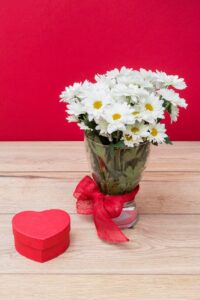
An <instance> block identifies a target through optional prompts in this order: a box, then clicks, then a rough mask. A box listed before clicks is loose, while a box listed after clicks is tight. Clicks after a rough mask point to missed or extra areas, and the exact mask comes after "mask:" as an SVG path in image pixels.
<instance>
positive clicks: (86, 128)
mask: <svg viewBox="0 0 200 300" xmlns="http://www.w3.org/2000/svg"><path fill="white" fill-rule="evenodd" d="M78 126H79V127H80V129H82V130H92V129H91V128H89V127H88V126H87V125H85V123H84V122H80V123H78Z"/></svg>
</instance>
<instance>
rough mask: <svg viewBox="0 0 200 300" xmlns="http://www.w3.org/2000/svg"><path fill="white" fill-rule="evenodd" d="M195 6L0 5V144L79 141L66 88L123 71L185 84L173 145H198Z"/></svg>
mask: <svg viewBox="0 0 200 300" xmlns="http://www.w3.org/2000/svg"><path fill="white" fill-rule="evenodd" d="M199 9H200V1H198V0H196V1H195V0H180V1H179V0H165V1H162V0H20V1H16V0H1V1H0V67H1V70H0V140H79V139H82V136H83V133H82V132H81V131H80V130H79V129H78V127H77V126H76V125H75V124H67V122H66V121H65V111H64V110H65V107H64V104H61V103H59V101H58V99H59V94H60V92H61V91H62V90H63V89H64V87H65V85H68V84H71V83H73V82H74V81H81V80H84V79H92V78H93V75H94V74H95V73H103V72H105V71H106V70H110V69H112V68H114V67H121V66H123V65H125V66H127V67H133V68H136V69H137V68H139V67H143V68H147V69H153V70H155V69H159V70H163V71H166V72H167V73H169V74H179V75H180V76H181V77H184V78H185V80H186V82H187V84H188V89H187V90H185V91H181V95H182V96H183V97H185V98H186V99H187V101H188V102H189V107H188V109H187V110H184V109H182V110H181V116H180V119H179V122H178V123H174V124H173V125H170V126H169V130H168V132H169V133H170V135H171V139H172V140H200V130H199V125H200V123H199V118H198V115H199V114H198V113H199V101H200V99H199V88H200V83H199V61H200V58H199V48H200V43H199V28H200V17H199Z"/></svg>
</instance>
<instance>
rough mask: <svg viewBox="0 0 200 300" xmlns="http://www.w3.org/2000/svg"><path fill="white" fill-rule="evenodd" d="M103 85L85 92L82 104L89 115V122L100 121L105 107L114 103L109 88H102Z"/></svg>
mask: <svg viewBox="0 0 200 300" xmlns="http://www.w3.org/2000/svg"><path fill="white" fill-rule="evenodd" d="M101 86H102V85H98V87H97V86H93V87H92V88H89V89H87V90H85V91H84V93H83V97H84V99H83V100H82V103H83V105H84V107H85V110H86V112H87V114H88V119H89V121H91V120H93V119H95V118H96V119H98V118H99V117H100V116H101V114H102V112H103V110H104V108H105V106H106V105H108V104H111V103H112V100H113V99H112V97H111V95H110V93H109V90H108V89H107V88H105V86H104V88H103V87H102V89H101V88H100V87H101Z"/></svg>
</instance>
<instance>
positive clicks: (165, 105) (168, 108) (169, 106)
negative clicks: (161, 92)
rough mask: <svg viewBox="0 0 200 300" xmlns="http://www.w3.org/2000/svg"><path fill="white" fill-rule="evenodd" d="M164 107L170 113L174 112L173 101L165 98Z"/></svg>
mask: <svg viewBox="0 0 200 300" xmlns="http://www.w3.org/2000/svg"><path fill="white" fill-rule="evenodd" d="M163 105H164V107H165V110H166V111H167V112H168V113H170V114H171V112H172V104H171V102H169V101H167V100H165V99H164V104H163Z"/></svg>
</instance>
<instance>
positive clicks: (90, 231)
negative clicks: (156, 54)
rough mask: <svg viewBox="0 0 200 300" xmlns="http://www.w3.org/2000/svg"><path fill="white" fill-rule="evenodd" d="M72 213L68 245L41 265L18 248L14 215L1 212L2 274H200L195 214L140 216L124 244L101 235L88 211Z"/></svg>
mask: <svg viewBox="0 0 200 300" xmlns="http://www.w3.org/2000/svg"><path fill="white" fill-rule="evenodd" d="M71 217H72V232H71V246H70V248H69V249H68V251H66V252H65V253H64V254H63V255H61V256H59V257H58V258H57V259H54V260H52V261H49V262H47V263H45V264H40V263H35V262H33V261H31V260H27V259H25V258H24V257H22V256H20V255H19V254H18V253H17V252H15V251H14V246H13V236H12V232H11V216H10V215H1V216H0V228H1V237H0V253H1V255H0V273H43V274H46V273H58V274H60V273H64V274H113V275H114V274H151V275H152V274H166V275H169V274H195V275H200V239H199V236H200V218H199V216H197V215H191V216H189V215H183V216H181V215H176V216H175V215H174V216H171V215H142V216H141V217H140V221H139V222H138V224H137V225H136V227H135V229H134V230H133V229H129V230H125V234H127V236H128V237H129V238H130V239H131V241H130V242H129V243H126V244H121V245H119V244H118V245H113V244H108V243H104V242H102V241H101V240H99V239H98V238H97V235H96V231H95V228H94V224H93V221H92V219H91V218H90V217H89V216H77V215H71ZM194 228H195V230H194Z"/></svg>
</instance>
